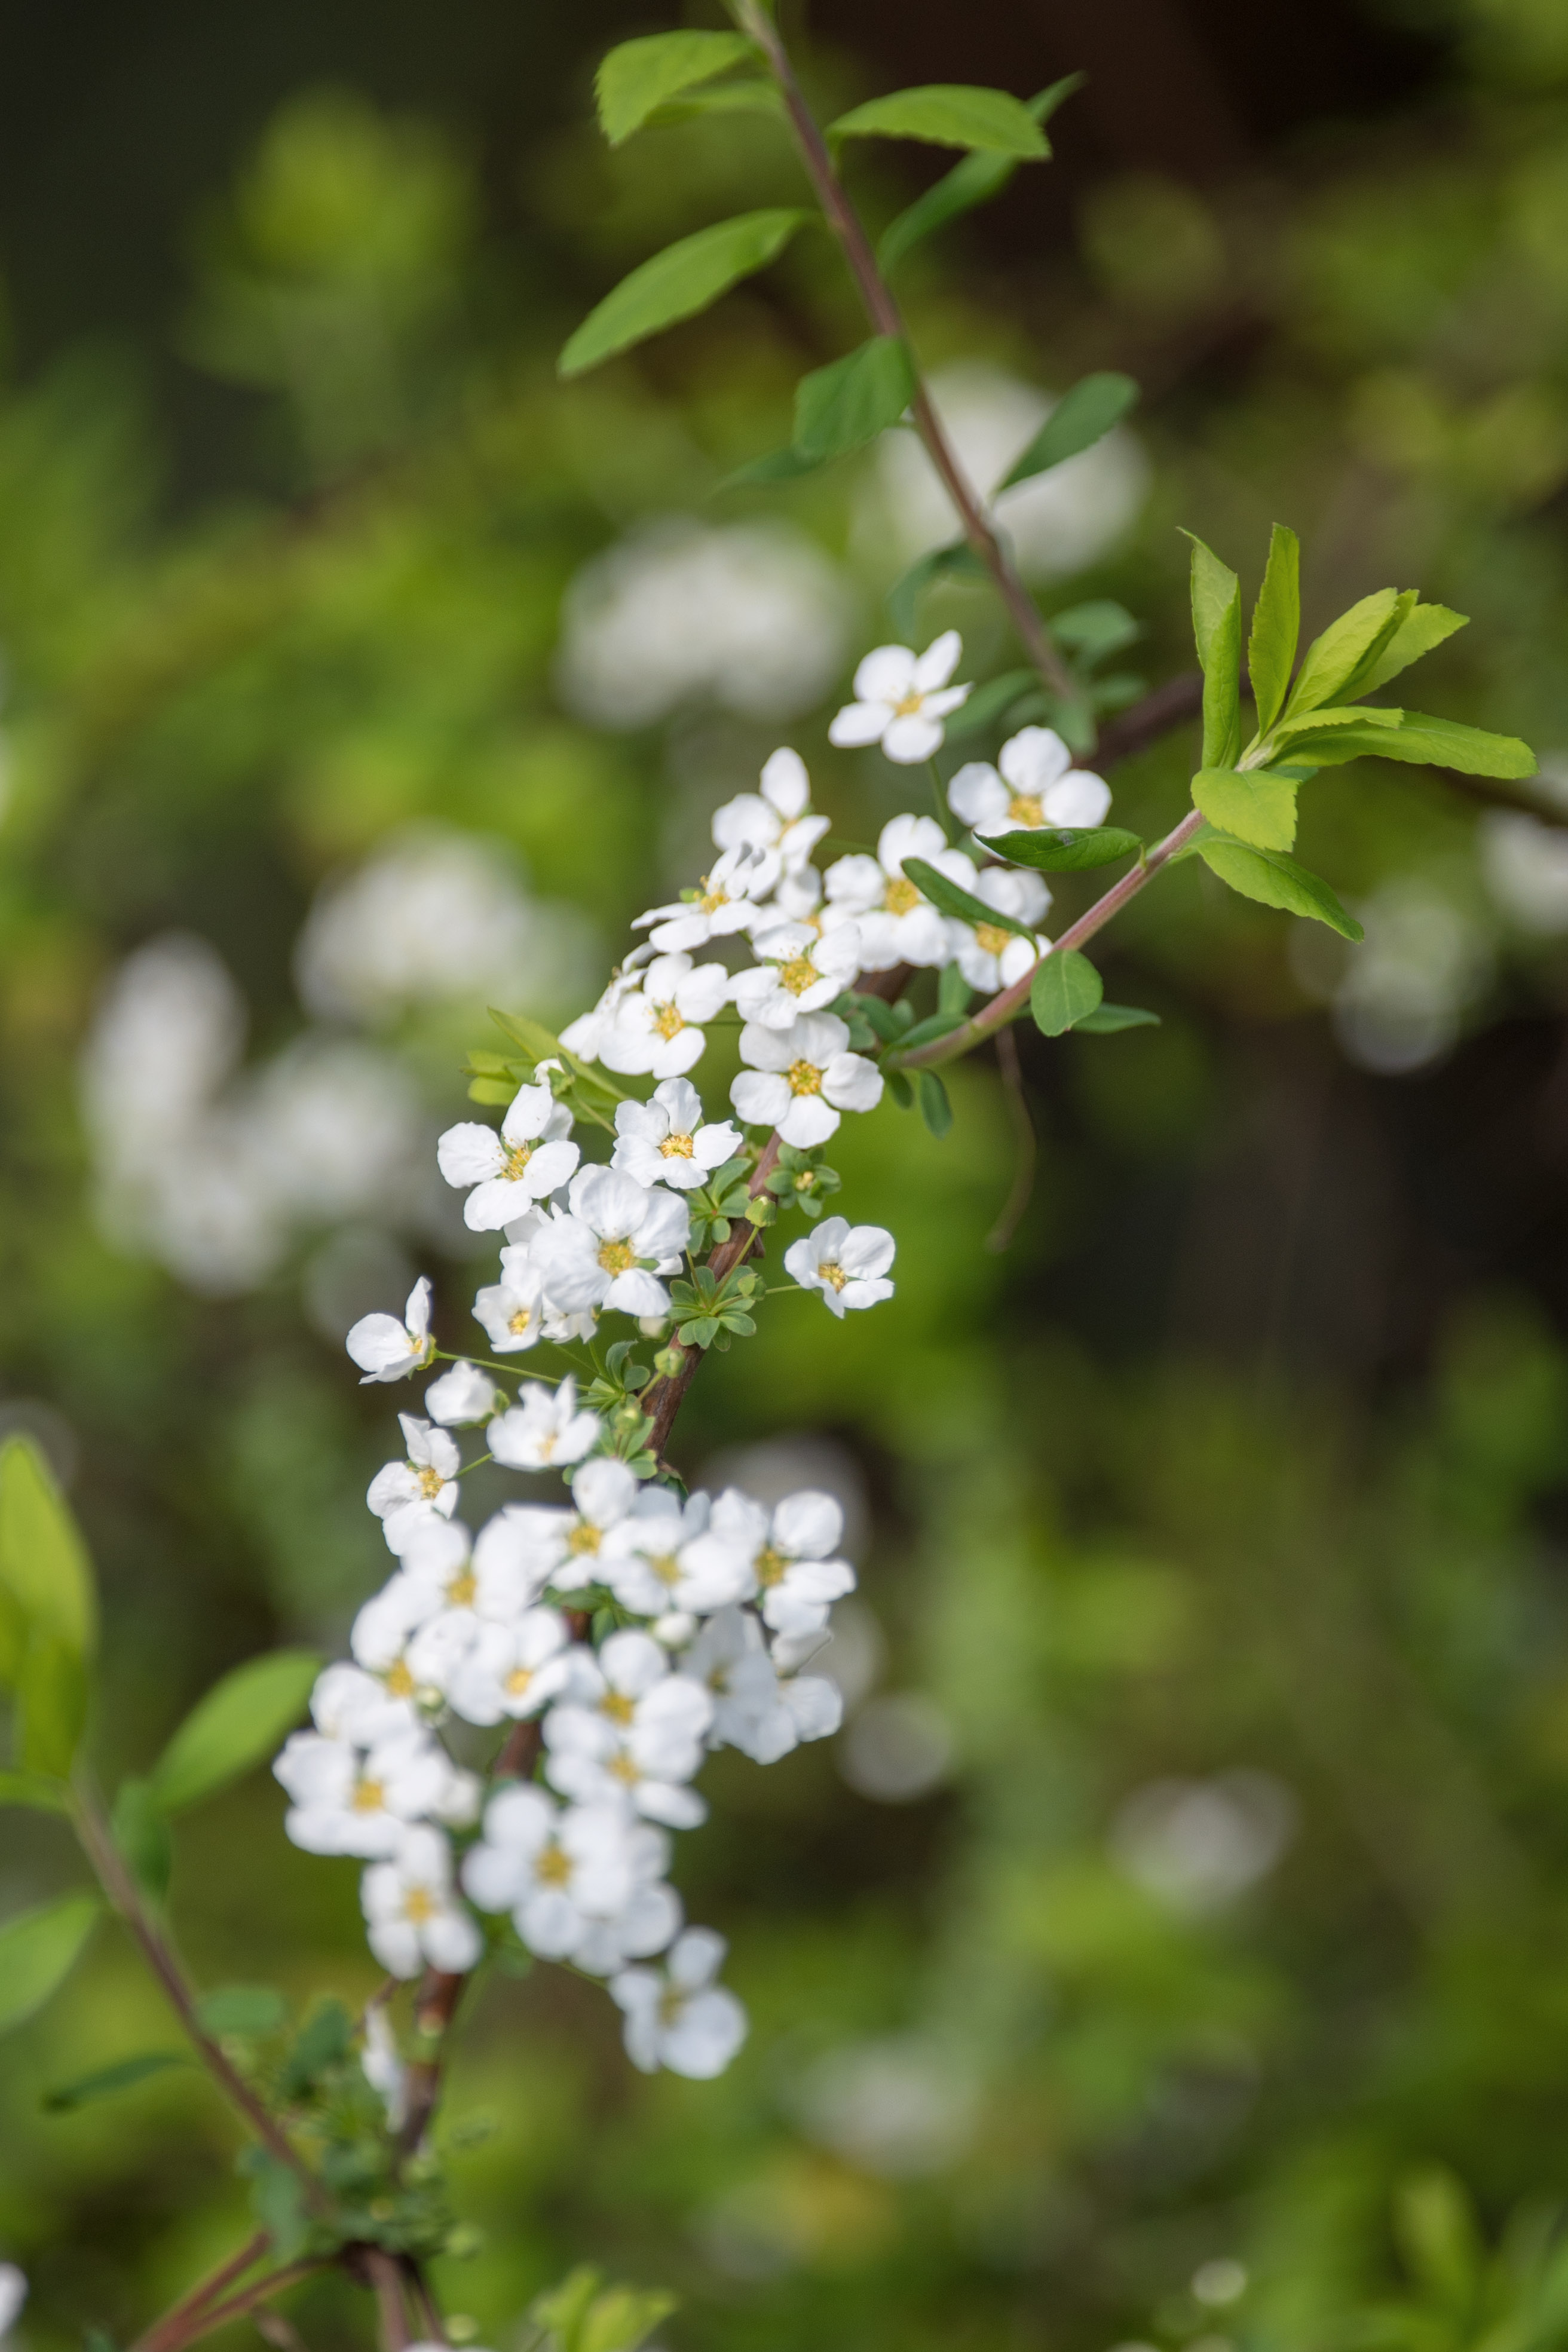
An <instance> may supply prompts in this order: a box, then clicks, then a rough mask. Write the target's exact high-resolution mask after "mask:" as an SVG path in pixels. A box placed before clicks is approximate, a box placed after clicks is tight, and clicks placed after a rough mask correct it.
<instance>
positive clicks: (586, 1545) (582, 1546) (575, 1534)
mask: <svg viewBox="0 0 1568 2352" xmlns="http://www.w3.org/2000/svg"><path fill="white" fill-rule="evenodd" d="M602 1540H603V1538H602V1537H601V1535H600V1532H599V1530H598V1528H595V1527H591V1526H590V1525H589V1523H588V1521H587V1520H586V1519H584V1521H583V1522H582V1524H581V1526H579V1527H575V1528H573V1530H572V1532H571V1534H570V1535H569V1536H568V1537H567V1538H566V1549H567V1550H568V1551H572V1552H575V1553H576V1554H577V1555H578V1557H579V1558H581V1557H582V1555H583V1553H584V1552H585V1551H597V1550H598V1549H599V1545H600V1543H601V1541H602Z"/></svg>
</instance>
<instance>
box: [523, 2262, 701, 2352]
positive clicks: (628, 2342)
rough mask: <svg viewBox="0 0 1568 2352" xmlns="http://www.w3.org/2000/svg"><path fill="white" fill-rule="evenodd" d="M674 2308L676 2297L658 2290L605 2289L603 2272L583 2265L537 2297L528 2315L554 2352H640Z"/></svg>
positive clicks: (610, 2287)
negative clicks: (644, 2341) (641, 2347)
mask: <svg viewBox="0 0 1568 2352" xmlns="http://www.w3.org/2000/svg"><path fill="white" fill-rule="evenodd" d="M674 2309H675V2297H674V2296H673V2295H669V2294H660V2293H659V2292H658V2289H657V2288H641V2287H631V2286H605V2283H604V2273H603V2272H602V2271H596V2270H595V2269H593V2268H592V2267H591V2266H590V2265H588V2264H587V2263H584V2265H583V2267H582V2269H580V2270H575V2271H573V2272H572V2273H571V2274H570V2276H569V2277H567V2278H565V2279H563V2281H562V2283H561V2284H560V2285H559V2286H554V2287H550V2288H548V2289H547V2290H546V2292H545V2293H544V2294H541V2295H538V2296H536V2297H535V2299H534V2301H533V2302H532V2303H531V2305H529V2310H528V2316H529V2318H530V2319H531V2321H532V2323H533V2325H534V2327H535V2328H536V2330H538V2331H539V2332H540V2334H541V2336H544V2337H547V2338H548V2342H549V2347H550V2352H637V2346H638V2345H639V2344H641V2343H642V2342H643V2340H644V2338H645V2337H646V2336H648V2335H649V2334H650V2333H651V2331H652V2330H653V2329H654V2328H656V2327H657V2326H658V2324H659V2321H660V2320H661V2319H668V2317H669V2315H670V2313H671V2312H672V2311H673V2310H674ZM532 2340H533V2339H532V2338H530V2341H532Z"/></svg>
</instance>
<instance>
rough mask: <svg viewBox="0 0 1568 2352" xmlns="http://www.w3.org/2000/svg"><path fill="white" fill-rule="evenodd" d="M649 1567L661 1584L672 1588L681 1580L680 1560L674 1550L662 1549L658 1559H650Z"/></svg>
mask: <svg viewBox="0 0 1568 2352" xmlns="http://www.w3.org/2000/svg"><path fill="white" fill-rule="evenodd" d="M648 1566H649V1568H651V1569H652V1570H653V1572H654V1574H655V1575H656V1576H657V1577H658V1580H659V1582H660V1583H661V1584H668V1585H669V1586H671V1587H672V1588H673V1587H674V1586H675V1585H677V1584H679V1581H680V1562H679V1559H677V1558H676V1556H675V1554H674V1553H673V1552H672V1551H661V1552H660V1553H659V1555H658V1559H650V1560H649V1561H648Z"/></svg>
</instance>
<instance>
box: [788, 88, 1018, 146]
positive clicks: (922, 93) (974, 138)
mask: <svg viewBox="0 0 1568 2352" xmlns="http://www.w3.org/2000/svg"><path fill="white" fill-rule="evenodd" d="M827 135H828V137H829V138H830V139H923V140H925V141H927V142H928V143H929V144H930V145H931V146H933V147H978V148H983V149H985V150H986V151H988V152H991V153H994V154H998V155H1017V156H1019V157H1021V158H1022V159H1023V160H1024V161H1026V162H1032V163H1041V162H1043V161H1044V160H1045V158H1046V157H1047V155H1048V154H1049V153H1050V152H1051V151H1050V148H1049V146H1048V145H1047V141H1046V134H1045V132H1044V131H1042V130H1041V129H1040V126H1039V124H1038V123H1037V121H1035V118H1034V116H1033V115H1032V114H1031V113H1030V111H1029V110H1028V108H1027V107H1026V105H1025V104H1024V103H1023V101H1022V100H1021V99H1016V98H1013V97H1011V96H1010V95H1009V93H1008V92H1007V91H1006V90H1005V89H980V88H978V87H976V85H975V84H973V83H972V82H958V81H948V82H940V81H939V82H928V83H925V84H923V85H922V86H921V88H920V89H896V90H893V91H891V92H890V93H889V96H888V97H886V98H873V99H870V100H868V102H867V104H866V105H864V106H857V107H852V108H851V110H850V111H849V112H848V113H847V114H841V115H840V116H839V118H838V120H837V122H830V123H829V124H828V126H827Z"/></svg>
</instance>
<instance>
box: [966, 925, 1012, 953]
mask: <svg viewBox="0 0 1568 2352" xmlns="http://www.w3.org/2000/svg"><path fill="white" fill-rule="evenodd" d="M974 936H975V938H976V939H977V940H979V942H980V944H981V946H982V947H983V948H984V950H985V952H986V954H987V955H994V956H999V955H1000V954H1001V952H1002V950H1003V949H1004V948H1005V946H1006V944H1007V942H1008V940H1010V939H1011V937H1012V936H1013V935H1012V933H1011V932H1010V931H1005V930H1003V929H1002V928H1001V926H1000V925H999V924H997V923H976V924H975V926H974Z"/></svg>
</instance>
